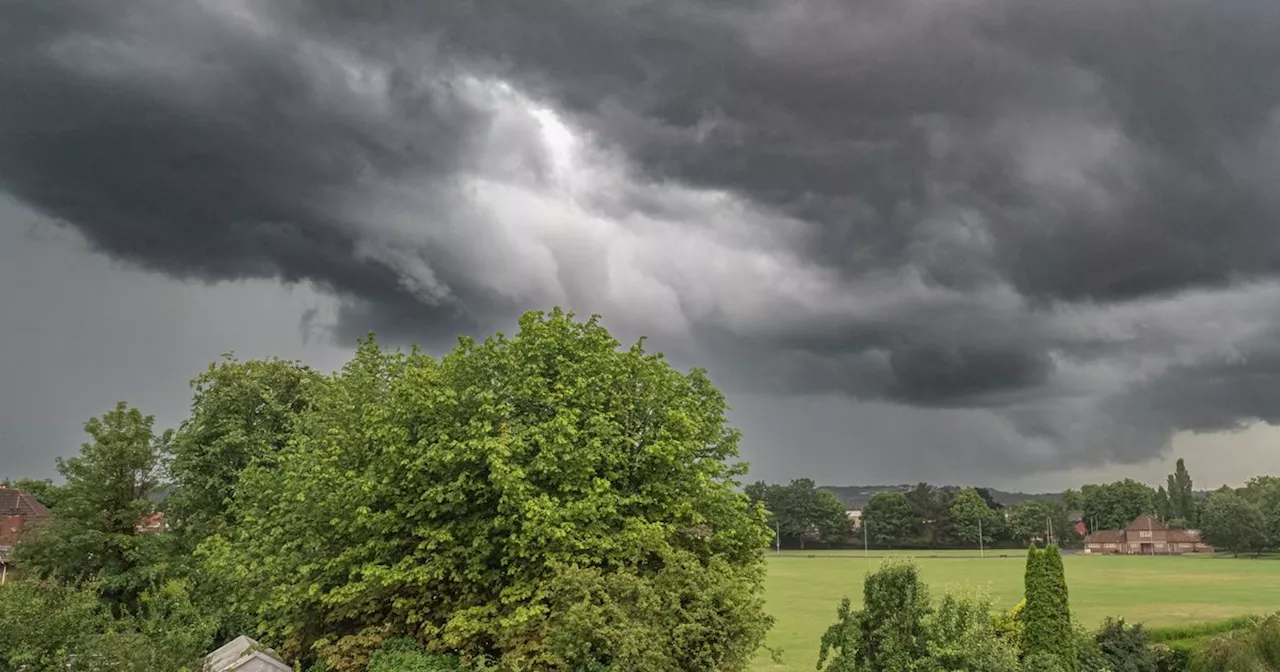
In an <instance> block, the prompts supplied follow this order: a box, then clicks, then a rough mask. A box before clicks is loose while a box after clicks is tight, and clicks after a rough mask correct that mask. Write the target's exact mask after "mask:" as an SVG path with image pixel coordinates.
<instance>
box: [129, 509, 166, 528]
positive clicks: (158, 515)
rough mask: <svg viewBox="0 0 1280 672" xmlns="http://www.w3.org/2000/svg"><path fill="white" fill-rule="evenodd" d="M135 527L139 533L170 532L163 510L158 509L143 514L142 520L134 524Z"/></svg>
mask: <svg viewBox="0 0 1280 672" xmlns="http://www.w3.org/2000/svg"><path fill="white" fill-rule="evenodd" d="M133 529H134V531H135V532H137V533H138V534H152V533H155V532H168V531H169V523H166V522H165V520H164V512H163V511H156V512H155V513H152V514H149V515H146V516H143V517H142V520H140V521H138V524H137V525H134V526H133Z"/></svg>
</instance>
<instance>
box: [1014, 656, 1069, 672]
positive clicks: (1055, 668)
mask: <svg viewBox="0 0 1280 672" xmlns="http://www.w3.org/2000/svg"><path fill="white" fill-rule="evenodd" d="M1018 670H1019V672H1067V668H1065V667H1063V666H1062V661H1061V660H1060V659H1059V658H1058V657H1057V656H1055V655H1053V654H1052V653H1045V652H1044V651H1037V652H1035V653H1032V654H1030V655H1028V656H1027V657H1026V658H1024V659H1023V660H1022V664H1021V665H1020V666H1019V667H1018Z"/></svg>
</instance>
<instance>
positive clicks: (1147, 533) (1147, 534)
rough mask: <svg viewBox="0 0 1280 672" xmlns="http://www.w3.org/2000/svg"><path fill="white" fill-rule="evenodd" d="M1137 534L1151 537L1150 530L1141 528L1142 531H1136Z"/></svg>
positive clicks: (1145, 537) (1144, 537)
mask: <svg viewBox="0 0 1280 672" xmlns="http://www.w3.org/2000/svg"><path fill="white" fill-rule="evenodd" d="M1138 536H1139V537H1142V538H1143V539H1150V538H1151V530H1143V531H1141V532H1139V533H1138Z"/></svg>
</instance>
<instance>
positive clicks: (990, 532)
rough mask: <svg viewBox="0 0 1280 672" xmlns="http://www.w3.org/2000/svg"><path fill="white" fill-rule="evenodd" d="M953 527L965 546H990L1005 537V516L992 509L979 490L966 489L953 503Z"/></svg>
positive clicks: (958, 494)
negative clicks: (980, 543)
mask: <svg viewBox="0 0 1280 672" xmlns="http://www.w3.org/2000/svg"><path fill="white" fill-rule="evenodd" d="M951 526H952V529H953V530H954V533H955V536H956V538H957V539H959V540H960V541H961V542H963V543H965V544H972V545H975V546H976V545H978V542H979V536H981V542H982V544H983V545H986V546H990V545H991V544H992V543H993V542H995V540H996V539H998V538H1000V537H1001V536H1003V535H1004V527H1005V520H1004V514H1002V513H1000V512H999V511H996V510H995V509H992V508H991V507H990V506H989V505H988V504H987V502H986V501H985V500H983V498H982V496H981V495H979V494H978V491H977V490H974V489H973V488H965V489H963V490H961V491H960V492H959V493H957V494H956V497H955V499H954V500H952V502H951Z"/></svg>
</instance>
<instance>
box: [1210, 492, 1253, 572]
mask: <svg viewBox="0 0 1280 672" xmlns="http://www.w3.org/2000/svg"><path fill="white" fill-rule="evenodd" d="M1200 523H1201V530H1202V531H1203V533H1204V540H1205V541H1206V542H1208V543H1210V544H1213V545H1214V546H1219V547H1222V548H1226V549H1230V550H1231V551H1232V552H1233V553H1235V554H1236V555H1239V554H1240V553H1241V552H1248V551H1260V550H1262V549H1263V548H1264V547H1265V546H1266V543H1267V524H1266V519H1265V518H1264V517H1263V515H1262V509H1261V508H1260V507H1259V505H1258V504H1257V503H1256V502H1253V501H1250V500H1249V498H1247V497H1245V496H1243V495H1241V494H1240V493H1238V492H1236V491H1234V490H1231V489H1230V488H1222V489H1220V490H1216V491H1214V492H1212V493H1210V494H1209V498H1208V499H1207V500H1206V501H1205V506H1204V514H1203V516H1202V517H1201V521H1200Z"/></svg>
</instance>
